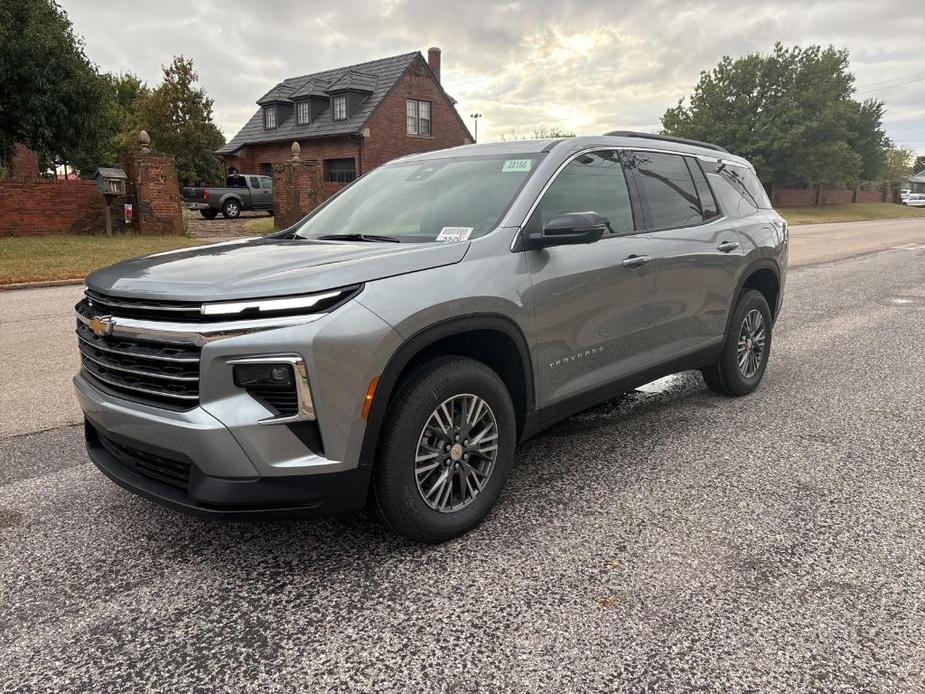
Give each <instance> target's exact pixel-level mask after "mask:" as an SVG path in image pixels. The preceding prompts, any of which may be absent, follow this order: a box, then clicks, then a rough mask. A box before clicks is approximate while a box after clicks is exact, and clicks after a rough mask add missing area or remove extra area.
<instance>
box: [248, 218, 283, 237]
mask: <svg viewBox="0 0 925 694" xmlns="http://www.w3.org/2000/svg"><path fill="white" fill-rule="evenodd" d="M244 226H245V227H246V228H247V230H248V231H249V232H251V233H252V234H272V233H273V232H274V231H276V227H275V226H273V217H258V218H256V219H250V220H248V222H247V224H245V225H244Z"/></svg>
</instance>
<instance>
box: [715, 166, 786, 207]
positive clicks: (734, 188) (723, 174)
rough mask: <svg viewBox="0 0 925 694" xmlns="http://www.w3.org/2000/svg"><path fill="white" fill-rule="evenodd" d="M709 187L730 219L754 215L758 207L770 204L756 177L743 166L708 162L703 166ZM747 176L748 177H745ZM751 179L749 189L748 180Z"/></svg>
mask: <svg viewBox="0 0 925 694" xmlns="http://www.w3.org/2000/svg"><path fill="white" fill-rule="evenodd" d="M704 170H705V171H706V172H707V177H708V180H709V181H710V185H711V186H712V187H713V191H714V192H715V193H716V196H717V198H718V200H719V203H720V205H721V207H722V209H723V212H725V213H726V214H727V215H729V216H730V217H748V216H749V215H752V214H755V212H757V211H758V208H759V207H762V206H764V205H767V207H769V208H770V206H771V203H770V201H768V196H767V195H766V194H765V192H764V188H762V187H761V184H760V183H759V182H758V177H757V176H755V175H754V173H752V172H751V170H750V169H747V168H745V167H744V166H735V165H733V164H729V163H727V162H721V161H716V162H709V163H705V164H704ZM746 175H748V177H747V176H746ZM749 177H750V178H751V179H752V181H753V183H751V188H753V190H750V189H749V180H748V178H749ZM756 196H757V198H756Z"/></svg>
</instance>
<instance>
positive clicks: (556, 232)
mask: <svg viewBox="0 0 925 694" xmlns="http://www.w3.org/2000/svg"><path fill="white" fill-rule="evenodd" d="M607 227H608V221H607V218H606V217H604V216H602V215H599V214H598V213H597V212H566V213H565V214H560V215H556V216H555V217H553V218H552V219H550V220H549V221H548V222H546V226H545V227H543V229H542V231H540V232H539V233H536V232H534V233H532V234H530V235H529V237H528V241H527V245H528V247H529V248H546V247H547V246H568V245H572V244H578V243H594V242H595V241H600V239H601V237H602V236H603V235H604V232H605V231H607Z"/></svg>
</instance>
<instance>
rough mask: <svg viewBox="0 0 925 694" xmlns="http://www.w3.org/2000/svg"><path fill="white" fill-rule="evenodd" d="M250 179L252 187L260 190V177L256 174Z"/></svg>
mask: <svg viewBox="0 0 925 694" xmlns="http://www.w3.org/2000/svg"><path fill="white" fill-rule="evenodd" d="M250 180H251V188H253V189H254V190H260V179H259V178H257V177H256V176H251V177H250Z"/></svg>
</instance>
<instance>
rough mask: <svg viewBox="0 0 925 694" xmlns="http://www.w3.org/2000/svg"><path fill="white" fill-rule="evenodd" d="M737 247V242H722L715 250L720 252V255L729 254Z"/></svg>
mask: <svg viewBox="0 0 925 694" xmlns="http://www.w3.org/2000/svg"><path fill="white" fill-rule="evenodd" d="M738 247H739V242H738V241H723V242H722V243H721V244H720V245H718V246H717V247H716V250H718V251H721V252H722V253H729V252H730V251H734V250H735V249H736V248H738Z"/></svg>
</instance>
